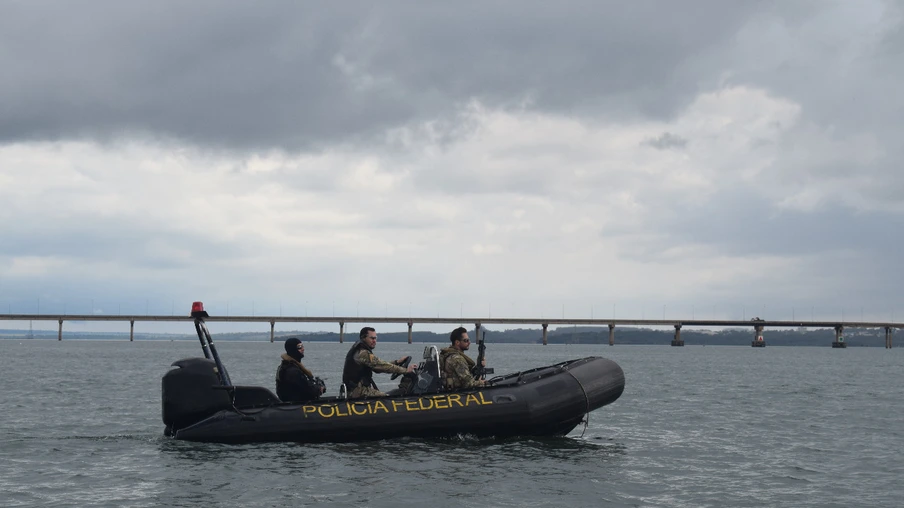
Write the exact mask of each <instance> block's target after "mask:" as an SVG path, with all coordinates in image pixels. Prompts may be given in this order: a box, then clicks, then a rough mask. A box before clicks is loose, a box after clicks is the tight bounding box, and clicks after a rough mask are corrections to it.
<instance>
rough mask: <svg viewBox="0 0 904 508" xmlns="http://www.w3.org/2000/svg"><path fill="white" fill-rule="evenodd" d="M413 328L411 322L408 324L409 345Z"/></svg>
mask: <svg viewBox="0 0 904 508" xmlns="http://www.w3.org/2000/svg"><path fill="white" fill-rule="evenodd" d="M412 326H414V323H412V322H411V321H409V322H408V343H409V344H411V327H412Z"/></svg>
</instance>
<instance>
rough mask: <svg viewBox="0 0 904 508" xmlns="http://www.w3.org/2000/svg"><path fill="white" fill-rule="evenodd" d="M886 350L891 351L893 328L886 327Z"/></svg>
mask: <svg viewBox="0 0 904 508" xmlns="http://www.w3.org/2000/svg"><path fill="white" fill-rule="evenodd" d="M885 349H891V327H890V326H886V327H885Z"/></svg>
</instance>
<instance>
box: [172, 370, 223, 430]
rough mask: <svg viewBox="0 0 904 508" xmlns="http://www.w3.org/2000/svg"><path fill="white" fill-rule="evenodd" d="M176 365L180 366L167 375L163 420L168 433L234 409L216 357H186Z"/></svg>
mask: <svg viewBox="0 0 904 508" xmlns="http://www.w3.org/2000/svg"><path fill="white" fill-rule="evenodd" d="M173 366H174V367H178V368H175V369H171V370H170V371H169V372H167V373H166V374H164V375H163V423H165V424H166V428H167V431H168V432H167V433H168V434H169V433H171V432H172V431H174V430H177V429H181V428H183V427H187V426H188V425H191V424H193V423H195V422H197V421H200V420H202V419H204V418H206V417H208V416H210V415H212V414H214V413H216V412H217V411H220V410H223V409H231V408H232V400H231V398H230V394H229V391H228V390H225V389H224V387H223V386H222V384H221V383H220V376H219V375H218V374H217V364H216V363H215V362H214V361H213V360H208V359H206V358H186V359H184V360H179V361H177V362H175V363H173Z"/></svg>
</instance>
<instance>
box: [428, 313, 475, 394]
mask: <svg viewBox="0 0 904 508" xmlns="http://www.w3.org/2000/svg"><path fill="white" fill-rule="evenodd" d="M449 340H450V341H452V345H451V346H449V347H447V348H445V349H443V350H442V351H440V353H439V370H440V372H441V373H442V376H443V388H445V389H446V390H450V391H454V390H465V389H468V388H478V387H481V386H483V385H484V384H485V383H486V382H485V381H484V380H482V379H475V378H474V374H473V371H474V366H475V365H477V364H476V362H474V360H472V359H471V358H469V357H468V355H466V354H465V351H467V350H468V348H469V347H470V346H471V339H470V337H468V331H467V330H466V329H464V328H463V327H458V328H456V329H454V330H452V334H451V335H450V336H449ZM485 363H486V360H484V364H485Z"/></svg>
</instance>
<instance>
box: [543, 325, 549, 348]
mask: <svg viewBox="0 0 904 508" xmlns="http://www.w3.org/2000/svg"><path fill="white" fill-rule="evenodd" d="M548 328H549V323H543V345H544V346H545V345H547V344H549V341H548V340H547V338H548V334H547V333H546V332H547V329H548Z"/></svg>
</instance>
